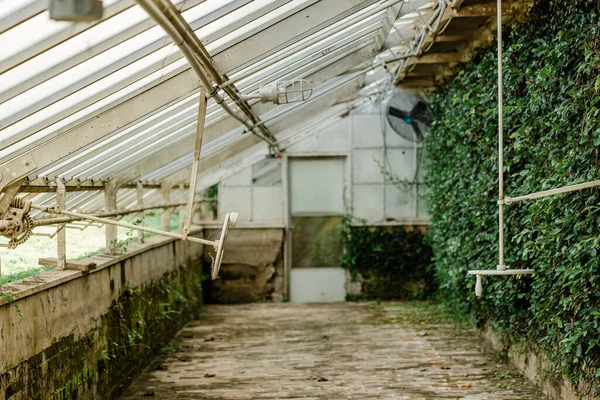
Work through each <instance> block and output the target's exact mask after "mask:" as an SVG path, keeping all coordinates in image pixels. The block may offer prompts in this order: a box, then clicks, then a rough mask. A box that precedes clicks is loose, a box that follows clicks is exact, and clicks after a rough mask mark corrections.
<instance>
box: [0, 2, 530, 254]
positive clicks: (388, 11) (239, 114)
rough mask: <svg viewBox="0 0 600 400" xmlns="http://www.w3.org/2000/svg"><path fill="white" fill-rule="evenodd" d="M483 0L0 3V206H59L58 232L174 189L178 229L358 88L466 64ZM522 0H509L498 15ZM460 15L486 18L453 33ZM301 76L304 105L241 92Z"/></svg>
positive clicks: (485, 12)
mask: <svg viewBox="0 0 600 400" xmlns="http://www.w3.org/2000/svg"><path fill="white" fill-rule="evenodd" d="M489 1H490V0H465V4H464V5H463V4H462V3H463V1H462V0H455V1H452V2H451V1H449V0H343V1H340V0H264V1H263V0H261V1H250V0H204V1H203V0H172V1H169V0H136V1H134V0H104V16H103V19H102V20H100V21H94V22H84V23H83V22H82V23H57V22H55V21H51V20H50V19H49V18H48V14H47V11H46V10H45V9H46V5H47V2H46V1H45V0H26V1H23V2H16V3H15V4H11V6H10V7H8V8H7V9H4V10H1V11H0V48H2V49H3V54H0V191H1V192H2V194H3V196H2V198H1V199H0V214H2V215H5V214H6V213H7V212H8V210H9V208H10V207H11V203H13V205H14V200H15V198H21V199H23V200H22V201H26V202H28V201H31V202H32V203H33V204H34V206H32V207H33V209H32V210H31V211H30V213H31V215H32V216H33V218H34V219H35V221H40V223H43V222H42V220H41V219H40V218H41V217H42V215H41V213H42V212H51V213H54V214H62V215H65V217H62V219H60V218H58V219H60V221H62V222H60V224H61V225H60V226H62V227H63V229H62V230H60V231H61V232H64V229H65V228H77V229H79V228H82V227H85V226H89V224H90V223H101V224H109V225H112V226H115V225H119V224H120V226H123V224H126V223H124V222H119V221H118V220H113V219H109V218H118V217H119V216H122V213H124V212H127V211H128V210H129V211H131V213H130V214H135V213H136V212H135V211H133V210H136V209H137V210H139V209H140V208H141V207H150V206H152V204H162V205H163V206H164V205H165V204H167V205H169V204H170V206H169V207H167V208H165V209H166V210H167V211H166V212H165V214H166V213H169V212H170V211H168V210H169V209H171V208H174V207H182V206H183V205H182V203H183V202H182V201H181V198H182V197H183V198H185V197H186V196H187V202H186V207H185V219H184V220H182V222H183V226H182V228H183V229H182V233H181V234H175V233H168V232H167V231H168V229H166V228H167V227H164V228H165V229H163V230H162V231H161V234H167V235H169V236H173V235H180V238H182V239H189V238H187V233H188V232H189V229H190V225H191V218H192V210H193V208H192V204H193V203H194V197H195V196H196V193H197V192H199V191H201V190H204V189H206V188H207V187H208V186H209V185H212V184H214V183H217V182H218V181H219V180H220V179H223V177H224V176H228V174H231V173H233V171H236V170H239V168H241V167H242V166H243V165H249V164H248V163H249V162H250V161H251V160H253V159H256V158H257V157H259V156H260V155H261V154H265V153H268V152H270V153H278V152H282V151H285V148H286V147H287V146H289V145H290V144H291V143H293V142H294V140H297V139H298V138H301V137H303V135H306V134H307V132H309V133H310V128H309V126H311V125H312V124H313V123H314V124H316V123H318V121H322V120H324V119H326V118H329V117H330V116H332V115H337V114H339V113H344V112H347V111H348V109H350V108H351V107H352V102H353V101H357V100H360V99H359V97H360V96H361V95H363V94H364V93H365V92H368V90H369V89H370V88H375V87H381V86H383V87H389V86H391V85H394V84H397V85H400V86H405V87H415V88H417V89H419V90H428V89H429V88H431V87H432V86H433V85H434V84H435V83H437V82H439V80H440V79H442V78H443V77H444V76H446V75H447V73H448V71H449V70H451V69H452V68H454V67H455V66H456V65H457V64H458V63H460V62H465V61H466V60H467V59H468V57H467V55H468V54H467V50H466V47H470V46H471V45H477V44H478V43H483V42H485V41H486V40H489V38H490V37H491V35H490V33H489V31H490V30H491V29H493V28H494V22H493V18H491V17H493V14H492V13H491V12H490V4H491V3H489ZM467 2H468V4H466V3H467ZM529 4H530V3H529V2H528V1H519V2H517V1H514V2H511V3H510V4H509V5H508V6H507V7H505V9H508V10H509V12H508V15H505V16H504V20H502V19H499V21H500V24H501V23H502V22H504V23H506V22H508V21H510V20H511V18H514V17H515V16H516V15H517V14H519V13H521V12H522V11H524V10H525V9H526V8H527V7H528V5H529ZM140 6H141V7H140ZM472 19H475V20H477V21H484V22H485V21H487V22H485V23H484V24H482V25H485V27H481V28H479V27H478V28H477V29H476V30H473V29H471V27H470V26H469V25H468V24H466V25H467V26H466V28H465V29H463V30H462V31H461V29H460V28H461V27H462V26H463V25H465V21H471V20H472ZM157 25H158V26H157ZM444 29H446V32H450V31H452V33H451V34H448V33H446V32H443V30H444ZM15 38H19V40H15ZM438 45H439V46H441V47H440V49H441V50H442V51H437V50H438ZM440 70H442V72H440ZM389 71H392V72H393V75H392V76H391V77H390V74H389ZM367 74H369V75H367ZM301 79H303V80H306V81H308V82H310V83H311V85H312V87H313V95H312V97H311V98H310V99H308V100H307V101H305V102H301V103H294V104H287V105H280V106H277V105H274V104H263V103H259V102H258V100H257V99H252V98H251V97H252V96H249V95H250V94H252V93H255V92H256V91H258V90H259V89H260V88H261V87H264V86H267V85H270V84H274V83H276V82H278V81H295V80H301ZM245 98H246V99H245ZM205 99H206V101H204V100H205ZM346 99H351V101H350V102H347V100H346ZM341 100H343V104H336V103H338V102H339V101H341ZM198 104H200V106H198ZM332 104H334V105H333V106H332ZM307 121H312V122H310V123H309V124H308V125H307V123H306V122H307ZM248 132H253V133H254V134H253V135H251V134H247V133H248ZM263 141H264V142H266V143H263ZM182 184H183V185H184V187H183V189H181V185H182ZM186 190H187V193H186ZM19 193H28V194H27V195H26V196H25V197H22V196H23V195H21V194H19ZM20 196H21V197H20ZM174 196H175V199H173V197H174ZM20 201H21V200H20ZM57 202H58V206H56V204H57ZM19 204H21V203H19ZM117 206H118V207H117ZM117 209H118V213H119V214H118V215H116V214H115V213H117ZM68 210H77V211H68ZM182 211H183V210H182ZM138 212H139V211H138ZM67 213H70V214H67ZM84 215H85V217H84ZM100 215H103V216H100ZM67 217H68V218H69V220H68V221H67V220H66V218H67ZM230 217H231V222H233V221H234V220H235V216H233V215H232V216H230ZM78 218H87V219H88V220H89V221H90V222H88V223H87V225H86V224H83V225H79V224H81V223H80V222H77V219H78ZM55 219H56V218H55ZM58 219H57V220H58ZM57 223H59V222H57ZM74 223H75V224H78V226H75V225H73V224H74ZM231 225H232V224H230V223H229V222H228V221H225V223H224V225H223V226H224V228H223V229H225V227H230V226H231ZM107 226H108V225H107ZM139 228H140V227H137V226H136V227H132V229H139ZM108 230H109V231H110V232H112V233H109V235H108V236H109V237H112V236H114V230H110V229H108ZM224 233H225V232H224ZM58 235H59V237H60V238H62V237H63V235H62V234H58ZM173 237H175V236H173ZM178 237H179V236H178ZM141 238H143V236H140V239H141ZM112 239H114V238H112ZM112 239H110V238H107V244H108V242H109V240H112ZM222 239H224V237H223V238H222ZM59 240H62V239H59ZM205 244H208V243H205ZM220 244H222V242H220ZM211 245H213V246H215V247H217V248H219V243H217V242H216V241H215V242H211ZM61 249H62V247H61ZM61 251H62V250H61ZM59 253H60V252H59ZM62 254H63V255H64V252H63V253H62ZM221 256H222V252H221V250H219V251H217V256H216V259H217V260H218V259H219V258H220V257H221ZM59 258H60V254H59Z"/></svg>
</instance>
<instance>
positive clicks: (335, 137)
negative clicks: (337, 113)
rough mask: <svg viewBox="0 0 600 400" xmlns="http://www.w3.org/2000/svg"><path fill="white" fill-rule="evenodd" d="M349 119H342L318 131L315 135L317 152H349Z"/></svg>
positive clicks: (350, 139)
mask: <svg viewBox="0 0 600 400" xmlns="http://www.w3.org/2000/svg"><path fill="white" fill-rule="evenodd" d="M351 121H352V120H351V118H343V119H340V120H337V121H336V122H335V123H333V124H331V125H328V126H327V127H325V128H324V129H322V130H320V131H319V133H318V135H317V151H318V152H336V153H340V152H349V151H350V148H351V142H352V135H351V133H350V132H351V126H350V124H351Z"/></svg>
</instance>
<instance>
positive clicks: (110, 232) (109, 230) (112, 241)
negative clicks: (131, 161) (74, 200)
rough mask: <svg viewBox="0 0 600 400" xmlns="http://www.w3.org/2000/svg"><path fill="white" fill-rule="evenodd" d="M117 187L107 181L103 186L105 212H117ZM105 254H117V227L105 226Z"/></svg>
mask: <svg viewBox="0 0 600 400" xmlns="http://www.w3.org/2000/svg"><path fill="white" fill-rule="evenodd" d="M117 190H118V189H117V186H116V185H115V182H113V181H108V182H106V184H105V185H104V208H105V211H106V212H113V211H117ZM111 219H116V218H114V217H113V218H111ZM105 229H106V253H107V254H116V252H117V227H116V226H115V225H110V224H107V225H106V227H105Z"/></svg>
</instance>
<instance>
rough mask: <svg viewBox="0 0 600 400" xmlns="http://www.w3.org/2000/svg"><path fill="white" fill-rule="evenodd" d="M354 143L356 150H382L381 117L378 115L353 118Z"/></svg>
mask: <svg viewBox="0 0 600 400" xmlns="http://www.w3.org/2000/svg"><path fill="white" fill-rule="evenodd" d="M352 143H353V146H354V148H371V149H372V148H381V147H383V135H382V132H381V116H380V115H378V114H355V115H353V116H352Z"/></svg>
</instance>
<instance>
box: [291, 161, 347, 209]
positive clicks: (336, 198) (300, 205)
mask: <svg viewBox="0 0 600 400" xmlns="http://www.w3.org/2000/svg"><path fill="white" fill-rule="evenodd" d="M345 163H346V160H345V159H344V158H343V157H320V158H312V157H311V158H293V159H290V164H289V170H290V183H291V185H290V186H291V189H290V194H291V195H290V200H291V212H292V215H341V214H343V213H344V165H345Z"/></svg>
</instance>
